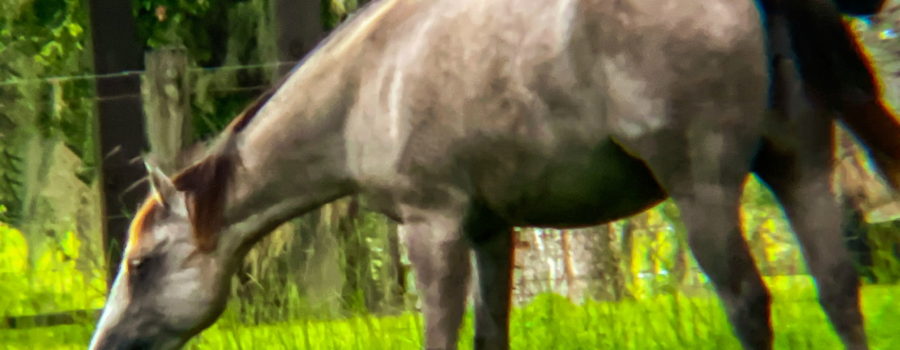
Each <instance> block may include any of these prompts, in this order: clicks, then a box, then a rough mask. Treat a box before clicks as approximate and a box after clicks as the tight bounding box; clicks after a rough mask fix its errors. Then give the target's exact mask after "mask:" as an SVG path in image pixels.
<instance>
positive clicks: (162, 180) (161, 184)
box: [144, 161, 177, 208]
mask: <svg viewBox="0 0 900 350" xmlns="http://www.w3.org/2000/svg"><path fill="white" fill-rule="evenodd" d="M144 166H146V167H147V176H148V177H149V179H150V188H151V190H152V191H153V194H154V195H156V196H157V197H158V198H159V200H160V202H161V204H162V205H163V206H164V207H166V208H169V207H170V206H169V203H170V200H171V199H172V198H175V193H176V192H177V190H176V189H175V185H174V184H173V183H172V180H170V179H169V177H168V176H166V174H164V173H163V172H162V170H161V169H159V167H157V166H155V165H153V164H151V163H150V162H146V161H145V162H144Z"/></svg>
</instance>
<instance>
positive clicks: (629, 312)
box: [0, 224, 900, 350]
mask: <svg viewBox="0 0 900 350" xmlns="http://www.w3.org/2000/svg"><path fill="white" fill-rule="evenodd" d="M62 240H63V244H62V245H61V246H60V247H61V249H59V250H51V251H47V252H45V253H44V254H43V255H42V256H40V257H38V258H37V259H35V262H34V263H33V264H29V263H28V260H27V247H26V246H25V245H24V240H22V238H21V234H20V233H19V232H18V231H16V230H15V229H12V228H10V227H8V226H6V225H4V224H0V288H2V289H0V293H2V295H3V298H2V299H0V309H3V310H5V311H7V312H9V313H12V314H29V313H32V312H33V311H35V310H41V309H46V308H47V307H48V305H52V309H76V308H82V307H95V308H96V307H100V306H102V303H103V296H102V290H103V282H102V280H101V279H93V280H91V279H87V280H86V279H85V277H84V276H85V274H83V273H81V272H80V271H79V270H77V269H76V267H75V260H76V259H73V258H77V256H74V257H73V256H68V257H67V254H76V255H77V250H78V244H79V242H78V241H77V239H75V238H74V237H73V236H71V235H69V236H64V237H62ZM67 249H68V250H67ZM23 272H24V273H23ZM766 280H767V283H768V285H769V286H770V287H771V288H772V293H773V296H774V304H773V309H772V310H773V311H772V312H773V318H772V319H773V326H774V328H775V345H776V349H816V350H819V349H840V348H841V344H840V340H839V339H838V338H837V336H836V335H835V334H834V332H833V331H832V329H831V328H830V325H829V324H828V322H827V319H826V317H825V315H824V313H823V312H822V311H821V308H820V307H819V306H818V301H817V300H816V298H815V290H814V286H813V283H812V280H811V279H810V278H809V277H808V276H806V275H797V276H780V277H767V278H766ZM646 294H648V295H636V296H635V298H634V299H632V300H624V301H618V302H598V301H593V300H585V301H583V302H579V303H573V302H572V301H569V300H568V299H567V298H565V297H563V296H561V295H559V294H555V293H552V292H547V293H542V294H539V295H537V296H536V297H534V298H533V299H532V300H531V301H530V302H528V303H526V304H523V305H520V306H518V307H515V308H514V309H513V314H512V322H511V330H510V332H511V336H512V348H513V349H521V350H526V349H529V350H530V349H534V350H541V349H635V350H637V349H641V350H643V349H648V350H650V349H660V350H661V349H711V350H713V349H714V350H725V349H740V345H739V343H738V342H737V340H736V339H735V337H734V336H733V334H732V332H731V329H730V328H729V325H728V322H727V320H726V318H725V313H724V312H723V310H722V308H721V306H720V304H719V302H718V300H717V299H716V298H715V295H714V294H712V293H711V291H710V290H709V289H706V290H700V291H695V292H692V293H691V295H685V294H684V293H680V292H679V293H656V294H655V295H649V294H650V293H646ZM293 300H294V301H295V303H294V304H290V305H286V306H275V305H266V304H261V303H258V302H247V301H241V300H239V299H238V300H232V302H231V303H230V304H229V308H228V310H227V311H226V312H225V314H224V315H223V317H222V319H220V320H219V321H218V322H217V323H216V324H215V325H214V326H213V327H211V328H210V329H208V330H206V331H205V332H203V333H201V335H200V336H199V337H198V338H197V339H195V340H193V341H192V342H191V343H189V345H188V347H187V349H223V350H225V349H286V350H288V349H289V350H294V349H297V350H300V349H303V350H306V349H309V350H312V349H315V350H320V349H321V350H327V349H335V350H338V349H359V350H362V349H372V350H382V349H384V350H387V349H391V350H393V349H398V350H399V349H410V350H413V349H421V346H422V341H423V339H422V334H423V330H422V327H423V325H422V317H421V315H420V314H419V313H416V312H409V311H407V312H402V313H399V314H396V315H387V316H379V315H374V314H357V315H350V316H347V317H339V318H331V319H324V318H318V319H317V318H310V317H309V316H310V315H309V314H308V313H306V312H305V311H307V310H309V308H308V305H304V304H303V301H302V300H301V299H300V298H294V299H293ZM862 302H863V311H864V314H865V316H866V330H867V334H868V335H869V340H870V343H871V345H872V348H873V349H896V348H898V347H900V333H898V332H896V325H897V324H900V313H898V312H897V305H898V303H900V286H897V285H871V286H866V287H864V288H863V299H862ZM251 311H257V312H262V313H263V314H266V313H268V314H275V313H278V314H280V315H279V316H288V317H287V318H289V319H292V320H291V321H287V322H263V323H258V324H252V322H246V321H245V319H243V318H242V317H240V314H241V313H242V312H244V313H247V312H251ZM94 322H95V321H94V319H93V318H83V319H80V320H77V322H76V323H75V324H71V325H60V326H53V327H40V328H21V329H8V328H2V327H0V349H10V350H19V349H22V350H30V349H83V348H84V347H85V344H87V342H88V341H89V339H90V336H91V333H92V331H93V328H94ZM471 335H472V319H471V309H470V312H468V313H467V315H466V319H465V322H464V328H463V330H462V332H461V337H460V338H461V341H460V348H461V349H471V348H472V343H471Z"/></svg>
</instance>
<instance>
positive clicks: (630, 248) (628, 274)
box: [622, 218, 635, 284]
mask: <svg viewBox="0 0 900 350" xmlns="http://www.w3.org/2000/svg"><path fill="white" fill-rule="evenodd" d="M632 220H635V218H628V219H625V220H624V222H623V223H622V262H623V264H624V266H625V282H626V284H633V283H634V282H635V278H634V277H635V274H634V222H632Z"/></svg>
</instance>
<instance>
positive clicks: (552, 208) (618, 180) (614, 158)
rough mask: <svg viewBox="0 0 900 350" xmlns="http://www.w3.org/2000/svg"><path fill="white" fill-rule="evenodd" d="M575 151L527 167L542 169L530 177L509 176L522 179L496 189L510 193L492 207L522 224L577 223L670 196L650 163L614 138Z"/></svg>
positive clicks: (611, 217)
mask: <svg viewBox="0 0 900 350" xmlns="http://www.w3.org/2000/svg"><path fill="white" fill-rule="evenodd" d="M575 154H576V155H575V156H571V155H570V156H560V157H553V158H552V160H549V161H547V162H545V164H541V165H540V166H538V167H529V168H532V169H534V168H538V169H541V170H540V171H537V172H536V173H533V175H532V176H528V175H523V174H519V175H516V176H511V177H509V178H507V179H519V180H512V181H508V182H507V183H506V191H498V192H494V193H503V192H506V196H504V197H506V200H504V201H502V203H494V204H495V205H494V209H495V210H496V211H497V212H498V213H499V214H500V215H502V216H504V217H505V218H506V219H507V220H508V221H510V222H511V223H512V224H515V225H519V226H544V227H576V226H588V225H596V224H601V223H605V222H609V221H612V220H616V219H620V218H624V217H628V216H630V215H634V214H637V213H640V212H641V211H644V210H645V209H647V208H649V207H651V206H653V205H655V204H656V203H659V202H660V201H661V200H663V199H664V198H665V197H666V194H665V192H664V191H663V190H662V188H660V186H659V185H658V184H657V183H656V180H655V179H654V178H653V175H652V174H651V172H650V170H649V169H648V168H647V167H646V165H644V163H643V162H642V161H641V160H639V159H636V158H633V157H631V156H630V155H628V154H627V153H625V152H624V151H623V150H622V148H621V147H619V146H618V145H617V144H615V143H614V142H612V141H604V142H603V143H602V144H600V145H598V146H597V147H595V148H593V149H592V150H590V151H588V152H584V153H583V155H578V153H577V152H576V153H575ZM495 199H499V198H495ZM488 202H490V199H488Z"/></svg>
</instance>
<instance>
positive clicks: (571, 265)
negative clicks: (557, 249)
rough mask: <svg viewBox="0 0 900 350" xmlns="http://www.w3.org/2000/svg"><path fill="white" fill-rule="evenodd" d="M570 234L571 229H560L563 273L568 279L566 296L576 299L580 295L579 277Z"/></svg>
mask: <svg viewBox="0 0 900 350" xmlns="http://www.w3.org/2000/svg"><path fill="white" fill-rule="evenodd" d="M569 235H571V232H570V231H569V230H560V236H561V237H560V240H561V244H562V246H561V248H562V258H563V275H564V276H565V280H566V296H568V297H569V300H575V298H576V296H577V295H578V293H577V292H578V286H577V284H578V278H577V276H576V273H575V262H574V260H573V259H572V247H571V242H570V238H569Z"/></svg>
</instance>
